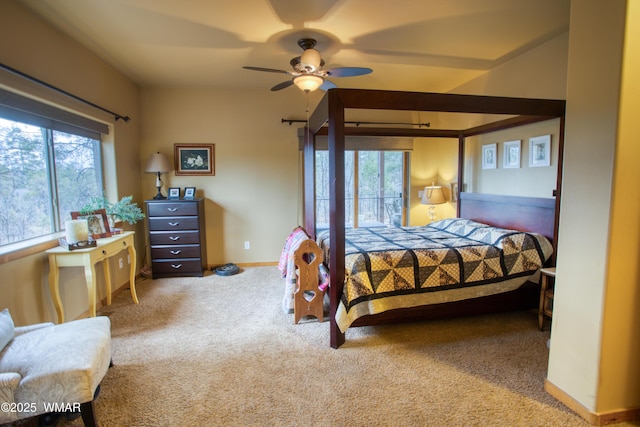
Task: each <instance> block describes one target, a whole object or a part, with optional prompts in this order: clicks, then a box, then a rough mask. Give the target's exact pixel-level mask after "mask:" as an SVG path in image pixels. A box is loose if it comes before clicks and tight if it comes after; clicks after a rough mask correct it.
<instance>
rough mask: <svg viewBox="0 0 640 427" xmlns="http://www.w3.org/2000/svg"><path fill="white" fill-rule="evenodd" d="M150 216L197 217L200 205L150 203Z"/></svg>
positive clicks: (188, 203) (189, 203) (148, 205)
mask: <svg viewBox="0 0 640 427" xmlns="http://www.w3.org/2000/svg"><path fill="white" fill-rule="evenodd" d="M147 207H148V209H147V210H148V212H147V214H148V216H149V217H154V216H183V215H184V216H197V215H198V204H197V203H191V202H186V203H185V202H162V203H148V204H147Z"/></svg>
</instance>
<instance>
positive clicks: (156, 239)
mask: <svg viewBox="0 0 640 427" xmlns="http://www.w3.org/2000/svg"><path fill="white" fill-rule="evenodd" d="M149 243H151V245H152V246H153V245H188V244H198V243H200V232H199V231H175V232H174V231H152V232H150V233H149Z"/></svg>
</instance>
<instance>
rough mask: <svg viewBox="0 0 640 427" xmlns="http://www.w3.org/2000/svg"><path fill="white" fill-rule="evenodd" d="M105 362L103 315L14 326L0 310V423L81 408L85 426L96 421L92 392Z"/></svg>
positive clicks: (107, 329)
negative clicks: (57, 323)
mask: <svg viewBox="0 0 640 427" xmlns="http://www.w3.org/2000/svg"><path fill="white" fill-rule="evenodd" d="M110 363H111V322H110V321H109V318H108V317H102V316H101V317H92V318H88V319H80V320H74V321H71V322H67V323H62V324H60V325H54V324H53V323H40V324H36V325H30V326H23V327H14V323H13V320H12V318H11V315H10V313H9V311H8V310H7V309H5V310H3V311H1V312H0V424H3V423H7V422H11V421H16V420H20V419H23V418H28V417H33V416H36V415H40V414H45V413H51V412H65V411H77V410H80V412H81V414H82V419H83V421H84V423H85V425H86V426H93V425H96V422H95V417H94V412H93V400H94V395H95V393H96V390H97V389H98V386H99V385H100V382H101V381H102V378H103V377H104V376H105V374H106V373H107V370H108V369H109V366H110Z"/></svg>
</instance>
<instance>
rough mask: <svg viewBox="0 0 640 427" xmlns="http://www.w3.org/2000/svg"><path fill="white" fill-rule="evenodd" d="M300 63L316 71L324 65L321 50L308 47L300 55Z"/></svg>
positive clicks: (309, 70)
mask: <svg viewBox="0 0 640 427" xmlns="http://www.w3.org/2000/svg"><path fill="white" fill-rule="evenodd" d="M300 65H301V66H302V67H304V68H305V69H306V70H307V71H308V72H310V73H315V72H316V71H318V70H319V69H320V67H321V65H322V58H321V57H320V52H318V51H317V50H315V49H307V50H305V51H304V52H302V55H300Z"/></svg>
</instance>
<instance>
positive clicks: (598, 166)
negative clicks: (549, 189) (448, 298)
mask: <svg viewBox="0 0 640 427" xmlns="http://www.w3.org/2000/svg"><path fill="white" fill-rule="evenodd" d="M627 8H628V10H627ZM625 14H626V18H625ZM625 19H626V24H627V28H626V33H625ZM639 19H640V9H639V8H638V4H637V2H628V3H627V2H623V1H618V2H606V4H605V3H602V2H600V1H598V0H583V1H580V2H573V3H572V8H571V37H570V46H571V49H570V51H569V73H568V81H569V85H568V90H567V101H568V102H567V126H566V145H565V162H564V166H565V178H564V184H563V196H562V208H561V209H562V210H561V218H560V236H559V247H558V270H557V273H558V275H557V282H558V286H557V287H556V289H557V290H556V298H555V303H554V310H555V312H554V319H553V324H552V325H553V326H552V333H551V353H550V361H549V375H548V379H549V381H550V383H552V384H553V385H554V386H556V387H558V388H559V389H560V390H562V391H563V392H565V393H567V394H568V395H570V396H571V397H572V398H573V399H575V401H576V402H577V404H578V405H580V406H581V407H583V408H586V410H588V411H589V412H592V413H598V414H605V415H606V414H608V413H610V412H614V411H620V410H625V409H630V408H636V409H637V408H639V407H640V383H639V382H638V378H639V377H640V348H639V346H640V344H639V342H638V339H637V336H638V334H637V331H638V330H639V327H640V318H639V316H638V314H637V313H638V304H639V302H640V301H639V298H640V296H639V295H640V293H639V292H638V289H640V277H639V274H638V245H639V242H640V239H638V236H639V234H640V232H639V228H638V219H639V217H640V208H639V207H638V200H640V197H639V195H638V189H637V187H638V185H637V183H638V181H639V180H640V170H639V169H638V167H637V158H638V157H637V156H638V155H639V154H640V153H639V152H638V143H637V135H636V134H637V132H636V130H635V128H636V127H637V117H638V112H639V104H638V101H637V100H638V96H639V95H640V90H639V89H638V83H637V75H638V74H637V73H638V64H639V62H638V61H639V56H638V45H639V43H638V41H639V35H638V31H637V28H633V27H634V26H636V22H638V20H639ZM593 22H598V25H597V27H594V26H593V25H592V23H593ZM596 28H597V29H596ZM594 29H596V30H595V31H594ZM623 47H624V49H623ZM623 64H624V67H623ZM621 76H622V78H621ZM621 94H622V96H621ZM587 231H588V232H587Z"/></svg>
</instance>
